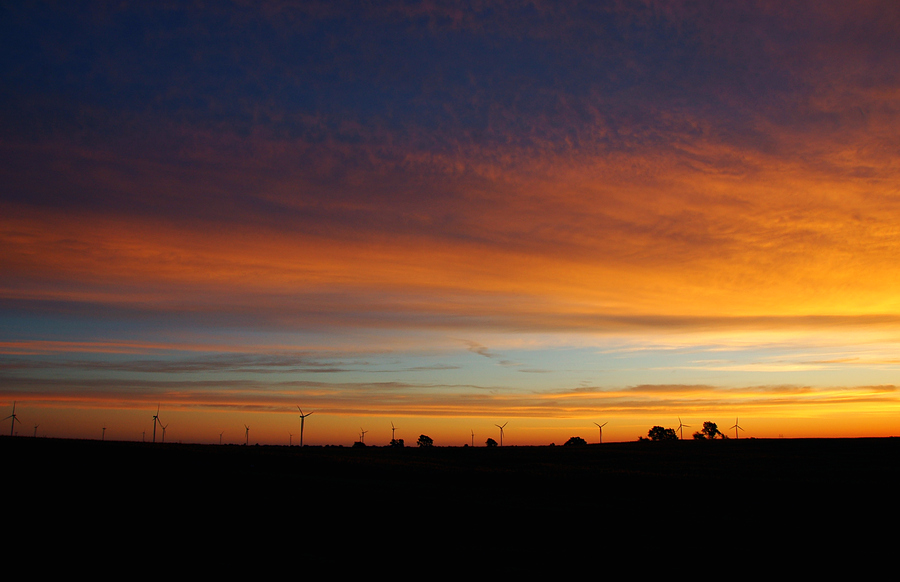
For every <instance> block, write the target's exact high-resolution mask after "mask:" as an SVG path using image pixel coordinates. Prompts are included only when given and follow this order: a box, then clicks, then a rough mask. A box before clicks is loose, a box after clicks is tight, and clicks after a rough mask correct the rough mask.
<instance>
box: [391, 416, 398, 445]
mask: <svg viewBox="0 0 900 582" xmlns="http://www.w3.org/2000/svg"><path fill="white" fill-rule="evenodd" d="M395 430H397V427H396V426H394V421H391V442H394V431H395Z"/></svg>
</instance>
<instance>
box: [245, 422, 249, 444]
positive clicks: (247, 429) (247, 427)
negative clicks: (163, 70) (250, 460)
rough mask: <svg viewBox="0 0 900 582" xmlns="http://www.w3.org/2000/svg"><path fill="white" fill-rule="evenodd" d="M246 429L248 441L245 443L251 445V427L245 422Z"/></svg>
mask: <svg viewBox="0 0 900 582" xmlns="http://www.w3.org/2000/svg"><path fill="white" fill-rule="evenodd" d="M244 430H246V431H247V432H246V433H245V437H246V439H247V442H245V443H244V444H245V445H249V444H250V427H249V426H247V425H246V424H245V425H244Z"/></svg>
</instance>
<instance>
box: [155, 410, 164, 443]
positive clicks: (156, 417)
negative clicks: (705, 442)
mask: <svg viewBox="0 0 900 582" xmlns="http://www.w3.org/2000/svg"><path fill="white" fill-rule="evenodd" d="M157 423H159V425H160V426H162V423H161V422H159V404H157V405H156V414H154V415H153V442H156V424H157Z"/></svg>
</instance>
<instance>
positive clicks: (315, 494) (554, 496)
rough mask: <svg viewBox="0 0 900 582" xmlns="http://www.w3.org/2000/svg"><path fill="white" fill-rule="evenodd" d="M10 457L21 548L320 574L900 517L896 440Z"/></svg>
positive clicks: (7, 452)
mask: <svg viewBox="0 0 900 582" xmlns="http://www.w3.org/2000/svg"><path fill="white" fill-rule="evenodd" d="M0 452H2V459H3V466H4V468H5V477H4V479H5V483H4V490H6V491H8V496H7V499H8V500H9V502H10V504H11V505H12V507H13V512H12V513H13V515H12V520H14V521H15V523H17V524H18V525H17V526H16V527H19V528H24V529H25V530H26V531H25V532H24V534H23V535H35V534H38V533H39V532H53V534H54V535H60V534H62V535H68V536H73V535H76V534H77V533H78V532H82V531H84V528H86V527H89V528H95V529H96V530H97V531H101V532H103V533H102V534H101V535H102V536H103V537H104V538H105V539H111V538H112V539H115V538H116V537H119V536H130V539H131V540H133V541H134V542H135V543H137V540H140V539H144V537H145V536H153V537H154V539H155V541H154V542H153V543H157V544H158V543H169V544H172V543H178V544H181V545H180V547H184V545H183V544H185V543H195V544H198V546H202V545H203V544H209V543H213V544H214V545H215V547H216V548H219V549H221V548H222V547H225V546H227V547H234V548H240V547H244V548H247V547H256V548H257V551H258V550H259V548H258V545H259V544H262V545H263V546H264V547H266V548H267V549H272V550H273V551H274V548H276V547H287V548H290V551H291V555H292V556H293V557H294V558H297V557H302V558H304V559H307V560H313V561H315V560H326V559H329V560H333V559H335V558H336V557H337V556H341V555H348V556H359V555H368V556H369V558H373V557H377V558H379V559H387V558H388V557H390V556H391V555H392V552H394V551H397V550H400V549H403V551H409V550H410V549H414V548H417V547H418V548H419V551H420V552H432V553H433V554H434V555H441V556H444V557H446V556H449V555H454V554H455V553H456V552H461V551H466V552H469V551H476V552H477V551H483V552H487V554H488V555H491V556H494V557H496V556H500V555H503V556H508V555H509V554H510V552H513V551H521V552H523V553H525V555H524V556H522V555H520V556H519V558H518V559H516V560H513V562H511V563H508V564H505V568H506V569H507V570H509V569H523V568H524V569H525V570H527V568H528V566H527V562H522V560H521V559H522V558H528V557H537V556H538V555H541V556H544V557H545V556H546V554H544V553H543V552H545V551H550V550H551V549H553V551H554V552H559V551H573V552H583V551H585V550H586V549H591V551H592V552H596V551H600V550H599V548H605V551H607V552H608V551H609V550H610V549H611V548H626V547H631V546H632V545H633V544H639V545H641V544H652V545H654V546H659V545H662V546H665V545H666V544H667V543H668V542H667V540H671V542H672V544H673V547H679V546H678V544H679V543H684V540H685V538H687V539H689V540H696V543H697V544H700V545H702V544H708V543H723V542H724V541H725V540H729V541H731V542H737V543H738V547H740V544H747V543H759V542H760V540H766V542H765V543H769V542H771V544H772V547H771V549H770V552H774V553H775V555H781V552H788V551H791V550H789V549H788V548H791V547H793V546H792V545H791V544H794V543H796V542H798V541H800V540H807V541H808V540H809V539H818V538H822V539H823V540H824V539H832V536H833V535H839V533H840V532H843V535H846V534H847V533H849V532H855V535H856V536H857V539H858V536H859V535H867V534H866V532H868V531H870V530H869V529H867V528H868V527H869V525H870V522H874V521H875V520H878V521H881V520H893V519H894V518H896V517H897V509H896V508H897V500H896V499H897V497H898V494H897V493H896V490H897V486H898V483H900V479H898V477H900V462H898V461H900V439H896V438H884V439H821V440H818V439H810V440H806V439H803V440H790V439H784V440H759V439H741V440H727V441H717V442H699V441H683V442H671V443H653V442H634V443H610V444H603V445H589V446H586V447H577V448H576V447H503V448H493V449H488V448H483V447H476V448H443V447H436V448H430V449H419V448H410V447H407V448H405V449H390V448H375V447H369V448H365V449H354V448H341V447H304V448H299V447H277V446H276V447H266V446H250V447H244V446H233V445H225V446H215V445H179V444H165V445H162V444H155V445H153V444H146V443H127V442H99V441H78V440H57V439H42V438H27V437H16V438H10V437H2V438H0ZM38 516H44V517H43V518H38ZM29 527H33V528H34V529H33V530H29V529H28V528H29ZM893 527H894V526H893V525H892V526H891V532H893ZM836 528H837V529H836ZM873 531H874V530H873ZM91 535H96V534H91ZM851 535H853V534H851ZM679 540H680V542H679ZM872 541H873V543H875V542H877V541H878V540H875V539H873V540H872ZM223 544H225V546H223ZM785 544H787V545H785ZM729 547H730V548H731V549H732V550H734V548H735V546H734V545H733V544H729ZM819 548H820V550H821V546H819ZM530 552H538V553H536V554H534V555H533V556H528V554H529V553H530ZM579 555H583V554H579ZM606 556H607V559H614V558H616V557H617V555H616V554H615V551H613V554H612V555H610V554H608V553H607V554H606ZM494 565H495V566H496V567H498V568H499V567H500V566H501V564H494Z"/></svg>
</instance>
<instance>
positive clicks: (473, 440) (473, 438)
mask: <svg viewBox="0 0 900 582" xmlns="http://www.w3.org/2000/svg"><path fill="white" fill-rule="evenodd" d="M469 430H471V429H469ZM472 446H473V447H474V446H475V431H474V430H473V431H472Z"/></svg>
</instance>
